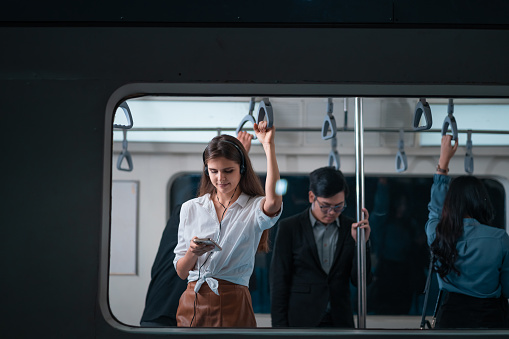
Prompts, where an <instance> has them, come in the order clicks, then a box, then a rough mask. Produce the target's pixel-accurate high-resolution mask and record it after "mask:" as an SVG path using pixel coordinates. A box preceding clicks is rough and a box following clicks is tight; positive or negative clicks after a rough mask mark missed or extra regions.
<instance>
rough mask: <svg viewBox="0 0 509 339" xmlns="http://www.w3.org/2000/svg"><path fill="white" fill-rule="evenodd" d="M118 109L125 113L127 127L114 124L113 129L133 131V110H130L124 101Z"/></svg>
mask: <svg viewBox="0 0 509 339" xmlns="http://www.w3.org/2000/svg"><path fill="white" fill-rule="evenodd" d="M118 108H122V110H123V111H124V114H125V117H126V119H127V125H119V124H113V128H121V129H131V128H133V116H132V115H131V109H130V108H129V105H127V102H126V101H124V102H123V103H121V104H120V105H119V106H118Z"/></svg>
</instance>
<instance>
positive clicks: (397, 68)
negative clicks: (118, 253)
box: [0, 5, 509, 338]
mask: <svg viewBox="0 0 509 339" xmlns="http://www.w3.org/2000/svg"><path fill="white" fill-rule="evenodd" d="M19 6H21V5H19ZM131 9H132V7H131ZM10 13H12V12H10ZM45 13H49V11H46V12H45ZM6 15H7V14H5V12H4V14H2V17H1V18H2V24H1V26H0V44H1V46H2V47H1V52H0V113H1V121H2V127H3V128H2V132H1V135H2V146H3V154H2V174H3V175H2V177H3V178H4V179H3V185H2V186H3V187H2V193H3V194H2V195H3V199H2V201H3V203H2V223H1V227H0V230H1V231H0V232H1V235H0V239H1V246H0V253H1V256H0V257H1V259H0V261H1V268H2V278H1V279H0V290H1V291H2V295H3V296H2V302H1V305H2V317H1V320H0V333H1V336H2V337H4V338H33V337H48V338H49V337H51V338H70V337H73V338H120V337H136V338H145V337H150V333H141V332H140V331H138V330H137V329H130V328H126V327H125V328H122V329H118V328H115V327H112V326H111V325H110V324H108V322H107V318H108V317H109V316H108V314H107V313H108V312H107V305H106V306H105V303H106V301H105V298H104V295H103V294H102V293H103V292H104V290H105V287H104V284H105V281H106V280H105V281H103V282H101V279H100V278H101V272H105V267H104V265H105V263H107V257H104V256H103V257H102V258H101V254H103V255H104V253H106V256H107V253H108V249H107V247H106V245H105V244H107V241H105V239H106V240H107V236H108V228H107V227H106V228H103V224H107V221H108V218H109V213H108V210H107V209H106V210H104V209H103V208H104V207H106V208H108V207H109V196H108V193H107V192H109V190H110V182H109V180H110V177H111V174H110V172H109V171H110V168H111V156H110V153H109V147H110V143H111V139H110V138H111V136H109V133H110V129H111V113H112V112H113V110H114V108H115V105H116V104H118V103H119V102H120V101H121V100H122V99H124V98H125V97H126V96H135V95H140V94H144V93H147V92H148V93H152V94H157V93H159V94H170V95H171V94H184V95H185V94H199V95H221V94H229V95H235V94H239V95H240V94H242V95H246V96H251V95H258V96H261V95H269V96H270V95H273V96H275V95H323V96H329V95H334V96H357V95H358V96H374V95H377V96H383V95H393V96H415V97H419V96H444V97H453V96H469V97H473V96H507V95H508V93H509V63H508V62H507V56H508V55H509V44H508V43H507V42H508V41H509V30H507V29H506V27H505V26H503V27H500V26H497V27H491V26H489V27H483V26H476V25H474V26H472V27H470V28H469V29H462V28H455V27H452V26H447V27H430V28H427V27H425V26H411V27H403V28H398V27H393V26H383V27H378V26H377V27H371V26H369V25H368V26H362V27H360V26H355V25H353V26H352V25H351V26H348V27H342V26H340V25H336V26H334V25H328V26H325V27H321V26H318V27H317V26H310V25H302V27H298V25H293V26H277V25H270V24H265V25H254V24H253V25H249V24H248V25H244V26H243V27H236V26H235V25H231V24H230V25H224V26H223V27H220V26H221V25H209V26H207V25H197V24H196V25H194V24H188V25H177V24H173V25H164V24H158V23H151V24H140V23H137V24H131V25H129V24H115V23H114V22H113V23H112V22H108V23H107V24H104V25H102V24H101V23H100V22H89V21H85V22H80V23H79V24H76V23H72V22H65V21H64V22H62V21H59V22H53V21H51V20H50V21H51V22H38V21H37V20H32V21H30V20H28V19H27V18H24V17H22V15H21V14H19V15H18V16H15V15H14V19H13V20H10V21H9V20H7V19H6ZM105 143H106V144H105ZM101 303H102V304H103V307H101V305H100V304H101ZM257 333H259V334H260V335H263V334H266V335H267V336H272V335H275V334H277V333H278V332H276V331H265V330H259V332H257ZM283 333H284V332H283ZM174 334H175V336H176V337H178V336H179V332H176V333H174ZM295 334H296V333H295ZM299 334H301V335H303V336H304V337H306V336H308V337H312V336H313V334H312V333H309V334H307V333H306V332H299ZM343 334H344V335H345V336H351V335H354V334H355V333H351V332H346V333H343ZM400 334H402V333H400ZM403 334H404V333H403ZM403 334H402V335H403ZM506 334H507V333H506ZM197 335H198V334H197ZM371 335H373V336H383V335H388V336H389V335H391V333H390V331H382V332H378V333H371ZM492 335H494V336H495V335H500V336H501V335H503V333H502V334H500V333H499V334H497V333H492ZM181 336H182V337H184V335H181ZM209 336H211V337H217V338H219V337H224V336H226V333H217V332H212V333H211V334H209ZM483 336H485V335H483ZM185 337H186V338H188V337H193V336H185Z"/></svg>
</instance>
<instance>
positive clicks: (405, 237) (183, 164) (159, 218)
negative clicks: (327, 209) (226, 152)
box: [108, 97, 507, 328]
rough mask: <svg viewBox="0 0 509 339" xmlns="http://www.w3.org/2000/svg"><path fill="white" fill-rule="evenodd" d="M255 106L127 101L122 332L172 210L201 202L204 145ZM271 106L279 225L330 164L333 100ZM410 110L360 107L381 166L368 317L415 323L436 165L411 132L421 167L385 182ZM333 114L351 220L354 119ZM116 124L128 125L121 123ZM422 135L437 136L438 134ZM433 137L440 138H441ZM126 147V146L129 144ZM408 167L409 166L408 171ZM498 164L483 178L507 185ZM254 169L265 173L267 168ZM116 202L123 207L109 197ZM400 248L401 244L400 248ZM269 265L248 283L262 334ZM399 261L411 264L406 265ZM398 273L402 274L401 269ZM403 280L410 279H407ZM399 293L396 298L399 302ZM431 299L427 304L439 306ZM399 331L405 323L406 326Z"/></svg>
mask: <svg viewBox="0 0 509 339" xmlns="http://www.w3.org/2000/svg"><path fill="white" fill-rule="evenodd" d="M250 99H251V98H249V97H244V98H239V97H234V98H220V97H216V98H212V97H207V98H188V97H186V98H160V97H150V98H149V97H146V98H139V99H129V100H128V101H127V103H128V104H129V106H130V108H131V111H132V114H133V117H134V127H133V128H132V129H129V130H127V132H122V131H120V130H116V129H115V130H114V132H113V135H114V138H113V140H114V141H115V143H114V145H113V155H112V167H113V168H112V173H113V174H112V179H113V182H114V183H116V182H121V181H130V182H136V183H137V189H136V194H137V197H138V199H139V200H138V201H137V202H136V206H137V215H136V217H133V218H137V223H136V226H135V228H134V231H133V232H131V235H133V236H134V238H135V239H136V240H135V243H131V244H134V247H135V249H134V251H131V253H135V256H134V257H130V259H129V269H128V270H127V271H129V272H130V273H129V274H123V275H113V274H112V275H110V280H109V292H110V293H109V297H108V298H109V299H108V302H109V306H110V309H111V312H112V314H113V316H114V317H115V318H116V319H117V320H118V321H120V322H121V323H123V324H127V325H129V326H139V324H140V320H141V319H142V316H143V312H144V308H145V302H146V300H147V299H146V298H147V289H148V288H149V285H150V284H151V278H152V276H154V275H155V274H157V272H156V271H154V270H153V265H154V263H155V261H157V260H158V247H159V245H161V244H162V241H163V240H162V237H163V236H164V231H165V225H167V222H168V220H169V219H170V218H171V216H172V212H173V210H174V207H176V206H177V205H179V204H181V203H183V202H184V201H187V200H189V199H191V198H193V197H195V196H196V193H197V187H198V184H199V181H200V177H201V172H200V171H199V170H200V169H201V167H202V160H201V154H202V152H203V149H204V147H205V145H206V143H207V142H208V141H209V140H210V139H211V138H213V137H214V136H215V135H217V134H218V133H226V134H230V135H234V133H235V129H236V127H237V125H238V123H239V121H240V120H241V119H242V118H243V117H244V116H245V115H246V113H247V112H248V111H249V108H250V104H249V101H250ZM348 100H349V99H347V100H345V102H348ZM223 101H224V102H223ZM337 101H339V102H340V103H341V105H337V106H336V108H337V107H338V106H340V107H341V106H342V104H343V98H339V99H338V100H337ZM350 101H351V100H350ZM271 102H272V103H275V104H274V106H275V111H276V107H277V111H276V114H277V116H276V117H277V124H276V126H277V128H278V131H279V132H280V134H278V137H277V142H278V162H279V160H280V159H281V160H282V161H281V163H280V167H281V172H282V178H284V179H286V180H287V182H288V189H287V193H286V195H285V196H284V198H283V201H284V209H283V214H282V216H281V218H286V217H289V216H291V215H295V214H297V213H299V212H301V211H302V210H304V209H305V208H307V207H308V206H309V202H308V184H309V182H308V173H307V171H309V170H310V169H311V170H312V169H314V168H316V167H321V166H322V165H320V162H321V161H322V160H323V165H325V163H326V160H327V157H328V155H329V152H330V151H331V143H330V142H325V141H324V140H323V139H322V138H321V133H320V132H321V127H322V126H321V123H322V121H323V116H324V115H325V112H326V104H327V99H326V98H274V99H271ZM414 102H415V100H413V99H409V98H382V99H377V98H369V99H366V100H365V101H364V107H365V109H366V110H369V111H371V112H373V114H372V115H371V118H370V119H368V121H366V124H365V127H366V131H365V134H366V135H367V136H368V137H367V138H366V140H365V145H366V146H367V147H366V152H365V158H366V163H368V162H371V163H373V162H375V161H376V164H377V166H376V167H370V168H369V171H368V173H367V175H366V177H365V198H366V199H365V205H366V207H367V208H368V210H369V211H370V212H371V223H372V236H371V240H372V252H371V259H372V269H373V274H374V275H375V277H376V279H375V283H373V284H371V285H370V286H368V291H367V292H368V305H367V306H368V316H374V317H375V316H402V315H405V316H417V315H418V314H419V313H420V310H421V309H422V302H423V296H422V295H420V294H419V292H420V290H422V282H423V277H425V276H426V270H427V263H428V262H427V246H426V241H425V239H424V238H423V234H424V232H423V229H424V224H425V222H426V218H427V203H428V201H429V193H430V188H431V174H430V173H431V172H432V170H433V169H434V166H436V160H435V159H432V157H430V152H429V149H425V148H421V147H420V146H422V142H421V143H419V142H418V138H414V136H415V134H410V133H407V134H406V139H405V144H406V146H407V147H408V148H407V153H408V155H409V156H410V157H414V158H415V159H416V160H418V161H417V165H416V166H414V167H413V168H412V169H411V170H409V172H410V173H408V174H404V175H400V176H390V175H387V174H386V173H392V172H391V171H393V168H394V167H393V166H394V165H393V164H394V156H393V154H392V153H393V151H395V150H396V151H397V145H398V138H397V136H398V134H397V133H393V132H395V131H396V132H397V131H398V130H399V129H400V128H402V127H403V126H405V124H406V123H407V121H408V122H409V123H410V120H411V118H412V113H413V112H412V111H413V107H412V106H413V105H414ZM147 105H148V106H147ZM186 105H187V106H186ZM458 106H459V104H458ZM147 107H150V109H148V108H147ZM179 107H180V108H179ZM182 107H188V108H189V107H192V109H189V110H187V109H188V108H185V109H184V108H182ZM211 107H215V108H211ZM279 107H281V108H279ZM179 109H182V110H181V111H179ZM216 109H217V110H216ZM458 110H459V108H458ZM255 111H256V109H255ZM338 111H339V112H338ZM335 112H336V113H335V114H336V115H337V116H338V119H337V121H342V122H343V123H342V124H343V126H338V127H340V128H341V127H342V130H341V131H340V132H338V133H341V135H340V138H339V140H337V147H338V150H339V153H340V154H341V156H342V170H343V172H344V173H345V174H346V175H347V181H348V183H349V186H350V187H351V188H352V190H351V194H350V196H349V197H348V200H347V203H348V208H347V209H346V210H345V211H344V212H343V213H345V214H346V215H349V216H351V217H352V218H354V219H355V211H356V207H355V192H354V191H353V188H354V187H355V177H354V175H353V173H354V172H355V168H354V165H353V164H354V162H355V161H354V160H353V159H354V156H355V151H354V147H353V146H354V136H353V133H352V132H353V129H352V126H353V114H350V115H348V114H347V112H346V111H345V112H342V110H341V109H336V110H335ZM276 114H275V115H276ZM458 119H459V117H458ZM115 120H116V119H115ZM434 120H438V121H439V123H440V120H441V119H440V118H438V117H437V119H434ZM119 123H120V124H122V122H121V121H119ZM338 124H339V123H338ZM246 127H248V128H249V127H250V126H246ZM246 129H247V128H246ZM281 132H282V133H281ZM308 132H311V133H308ZM495 132H496V131H495ZM425 134H430V135H432V134H433V131H432V132H430V133H425ZM126 135H127V140H126ZM423 135H424V133H423ZM435 137H436V138H438V139H440V136H439V135H438V136H437V135H435ZM421 140H422V139H421ZM124 141H129V144H127V142H125V143H124ZM255 142H257V141H255ZM430 145H431V144H430ZM380 149H384V150H383V152H380ZM480 149H481V148H478V149H477V150H480ZM127 150H129V151H130V153H131V154H132V160H133V165H134V166H133V167H134V169H132V171H125V170H120V169H119V168H118V162H117V160H118V159H119V158H120V156H119V155H122V154H124V151H127ZM259 151H260V150H258V151H257V150H256V148H254V149H253V151H252V152H250V157H251V156H252V160H253V163H255V162H256V161H259V162H260V163H261V162H263V161H264V158H263V157H262V155H263V154H262V153H261V152H259ZM394 153H395V152H394ZM479 153H482V152H479ZM262 158H263V159H262ZM410 161H411V159H409V163H410ZM497 161H498V160H497ZM502 161H503V160H502ZM461 162H463V160H461ZM263 163H264V162H263ZM496 165H497V166H499V167H500V168H497V169H496V171H495V172H489V171H488V172H487V171H484V172H483V173H490V174H491V173H493V178H496V176H497V175H499V176H501V177H503V174H501V173H503V172H502V171H503V169H504V168H505V166H506V165H505V164H500V163H496ZM284 167H286V168H284ZM256 169H257V170H259V169H262V171H263V170H264V169H263V167H257V168H256ZM430 169H431V171H430ZM285 171H286V173H285ZM290 171H291V172H290ZM260 173H262V172H260ZM296 173H297V174H296ZM377 173H385V174H384V176H378V175H375V174H377ZM423 173H425V174H423ZM493 178H485V179H483V180H484V182H485V184H486V186H487V187H488V189H489V191H490V194H491V195H492V197H493V199H492V200H493V202H494V203H495V205H496V206H495V207H496V211H497V215H496V220H495V224H496V225H500V226H501V227H505V225H506V217H505V211H506V206H507V199H506V194H505V189H504V187H506V186H507V185H506V184H507V183H506V181H504V180H505V179H503V178H502V179H500V180H499V179H493ZM260 179H261V180H262V182H263V181H264V180H265V178H264V176H263V175H260ZM113 199H114V200H116V199H117V198H116V197H115V196H113ZM115 203H116V201H113V203H112V205H113V206H115ZM277 227H278V226H277V224H276V226H275V227H274V228H273V229H272V230H271V233H270V242H271V243H274V239H275V236H276V232H277ZM110 230H111V239H110V244H109V245H110V246H111V248H113V247H114V246H116V245H115V242H117V241H118V240H119V239H117V237H118V235H116V233H115V231H114V230H113V229H112V228H111V229H110ZM110 230H109V231H110ZM131 230H133V228H131ZM113 238H115V239H113ZM394 239H398V240H400V241H396V242H394V241H393V240H394ZM409 244H410V245H409ZM110 255H111V256H112V259H113V257H114V254H113V252H110ZM125 258H127V256H123V259H125ZM271 258H272V253H271V252H269V253H267V254H259V255H257V256H256V258H255V268H254V273H253V277H252V278H251V281H250V291H251V295H252V300H253V308H254V311H255V313H256V316H257V320H259V327H270V326H271V323H270V291H269V282H268V272H269V269H270V262H271ZM401 258H405V259H407V260H406V261H404V262H401ZM398 260H399V261H398ZM166 265H167V267H170V266H169V265H172V263H170V262H168V263H166ZM112 267H113V266H112ZM395 267H397V268H401V269H398V270H395V269H394V268H395ZM402 273H405V274H404V275H403V276H402ZM402 281H405V282H407V283H408V285H406V286H405V287H401V286H400V285H398V284H396V283H395V282H402ZM397 286H399V287H398V288H397V292H398V293H397V295H395V296H394V295H393V294H394V293H395V292H394V291H395V287H397ZM408 286H411V289H408V288H407V287H408ZM391 288H392V289H391ZM350 289H351V297H352V308H353V309H354V310H356V309H357V303H356V297H357V292H356V290H355V288H354V287H353V286H351V287H350ZM436 290H437V287H436V281H433V287H432V291H433V293H436ZM391 291H392V292H391ZM403 292H404V293H403ZM433 293H432V294H431V297H430V298H431V299H430V300H433V298H434V294H433ZM387 298H389V299H387ZM431 308H433V303H432V302H430V303H429V309H428V311H430V310H431ZM414 322H415V320H414V319H412V323H409V324H404V325H402V326H403V327H406V328H412V327H415V326H416V324H415V323H414ZM397 323H400V324H401V321H397ZM372 324H373V323H372ZM394 324H395V322H391V321H390V320H389V321H388V322H387V323H382V324H378V326H379V327H386V328H394ZM368 326H370V325H369V323H368ZM371 326H373V325H371ZM374 326H375V327H376V326H377V325H374Z"/></svg>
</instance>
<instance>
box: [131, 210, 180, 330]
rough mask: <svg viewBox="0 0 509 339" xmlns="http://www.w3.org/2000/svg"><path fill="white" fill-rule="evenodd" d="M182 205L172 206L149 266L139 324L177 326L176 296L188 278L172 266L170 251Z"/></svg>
mask: <svg viewBox="0 0 509 339" xmlns="http://www.w3.org/2000/svg"><path fill="white" fill-rule="evenodd" d="M181 207H182V205H177V206H176V207H175V208H174V210H173V212H172V213H171V216H170V219H169V220H168V223H167V224H166V227H165V229H164V232H163V236H162V237H161V243H160V244H159V249H158V250H157V255H156V258H155V260H154V264H153V265H152V272H151V277H152V279H151V281H150V285H149V287H148V291H147V297H146V299H145V309H144V310H143V315H142V317H141V323H144V322H149V323H158V324H160V325H161V326H177V320H176V313H177V307H178V305H179V299H180V296H181V295H182V292H184V290H185V289H186V287H187V280H182V279H180V278H179V276H178V275H177V272H176V271H175V267H174V266H173V259H174V258H175V253H173V250H174V249H175V246H177V242H178V228H179V222H180V208H181ZM141 325H142V326H144V325H143V324H141Z"/></svg>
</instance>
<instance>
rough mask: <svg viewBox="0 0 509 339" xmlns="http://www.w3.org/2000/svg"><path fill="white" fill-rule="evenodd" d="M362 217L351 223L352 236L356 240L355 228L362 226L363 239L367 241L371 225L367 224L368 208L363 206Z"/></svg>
mask: <svg viewBox="0 0 509 339" xmlns="http://www.w3.org/2000/svg"><path fill="white" fill-rule="evenodd" d="M362 211H363V212H364V219H362V220H361V221H359V222H355V223H353V224H352V238H353V239H354V240H355V242H357V228H359V227H360V228H363V229H364V230H365V231H364V232H365V235H366V236H365V239H366V241H368V239H369V235H370V234H371V227H370V226H369V213H368V210H367V209H365V208H363V209H362Z"/></svg>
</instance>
